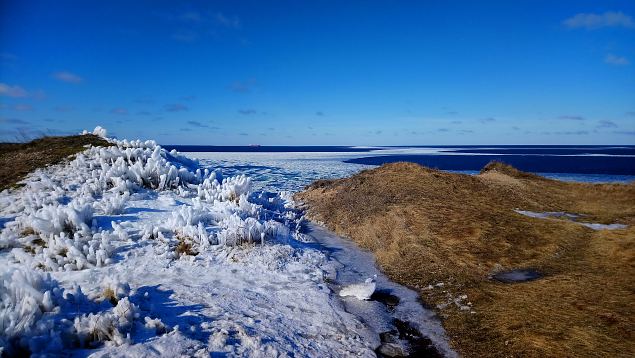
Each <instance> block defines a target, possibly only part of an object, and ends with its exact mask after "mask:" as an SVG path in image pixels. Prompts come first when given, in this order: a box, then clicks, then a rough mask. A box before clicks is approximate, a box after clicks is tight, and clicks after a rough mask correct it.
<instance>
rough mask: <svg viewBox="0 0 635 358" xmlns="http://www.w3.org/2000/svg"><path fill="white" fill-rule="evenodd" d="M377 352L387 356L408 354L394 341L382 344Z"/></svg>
mask: <svg viewBox="0 0 635 358" xmlns="http://www.w3.org/2000/svg"><path fill="white" fill-rule="evenodd" d="M377 352H379V353H380V354H381V355H383V356H386V357H405V356H407V355H408V354H407V353H406V352H405V351H404V350H403V348H401V347H400V346H399V345H397V344H394V343H385V344H382V345H381V346H379V349H378V350H377Z"/></svg>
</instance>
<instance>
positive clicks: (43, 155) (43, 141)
mask: <svg viewBox="0 0 635 358" xmlns="http://www.w3.org/2000/svg"><path fill="white" fill-rule="evenodd" d="M89 144H90V145H94V146H109V145H111V144H110V143H109V142H107V141H106V140H104V139H103V138H101V137H98V136H96V135H92V134H87V135H75V136H66V137H43V138H40V139H36V140H33V141H31V142H28V143H0V191H1V190H4V189H7V188H11V187H13V186H15V185H16V184H17V183H18V182H19V181H20V180H22V179H24V177H25V176H26V175H27V174H29V173H30V172H32V171H34V170H35V169H37V168H42V167H45V166H47V165H51V164H56V163H59V162H60V161H62V160H63V159H65V158H67V157H68V156H70V155H73V154H77V153H79V152H81V151H83V150H84V149H86V148H85V146H86V145H89Z"/></svg>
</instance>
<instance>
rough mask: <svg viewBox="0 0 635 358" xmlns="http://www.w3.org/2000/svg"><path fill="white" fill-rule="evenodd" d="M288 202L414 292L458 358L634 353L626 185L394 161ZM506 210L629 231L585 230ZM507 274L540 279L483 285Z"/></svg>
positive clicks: (634, 251)
mask: <svg viewBox="0 0 635 358" xmlns="http://www.w3.org/2000/svg"><path fill="white" fill-rule="evenodd" d="M296 199H297V200H299V201H301V202H304V203H305V204H306V207H307V214H308V216H309V217H310V218H312V219H314V220H317V221H321V222H323V223H324V224H325V225H326V226H327V227H329V228H330V229H331V230H334V231H335V232H337V233H338V234H341V235H345V236H347V237H349V238H351V239H352V240H354V241H355V242H357V243H358V244H359V245H361V246H362V247H364V248H366V249H369V250H371V251H372V252H373V253H374V254H375V255H376V257H377V261H378V264H379V265H380V266H381V268H382V269H383V270H384V271H385V272H386V273H387V274H388V275H389V276H390V277H391V278H393V279H394V280H396V281H397V282H399V283H402V284H405V285H408V286H410V287H413V288H415V289H417V290H418V292H420V294H421V297H422V299H423V300H424V302H426V303H428V304H430V305H431V306H433V307H436V309H437V312H438V313H439V315H440V316H441V318H442V319H443V323H444V326H445V327H446V329H447V331H448V334H449V335H450V337H451V341H452V344H453V345H454V347H455V348H456V349H457V350H458V351H459V352H460V353H461V354H462V355H464V356H468V357H478V356H488V357H509V356H536V357H538V356H541V357H542V356H552V357H553V356H557V357H565V356H569V357H570V356H587V357H592V356H593V357H595V356H611V357H615V356H623V357H628V356H633V355H635V343H633V342H635V332H634V329H635V328H634V327H635V295H634V293H635V279H634V277H635V184H633V183H631V184H580V183H565V182H560V181H555V180H549V179H546V178H542V177H539V176H535V175H532V174H527V173H523V172H520V171H518V170H516V169H514V168H512V167H509V166H507V165H504V164H501V163H491V164H489V165H488V166H486V167H485V168H484V169H483V170H482V171H481V173H480V174H479V175H476V176H469V175H463V174H452V173H446V172H442V171H438V170H432V169H428V168H424V167H422V166H419V165H416V164H410V163H395V164H388V165H384V166H382V167H379V168H377V169H373V170H367V171H363V172H361V173H360V174H358V175H355V176H353V177H351V178H347V179H339V180H330V181H318V182H315V183H314V184H312V185H310V186H309V187H307V188H306V190H305V191H304V192H302V193H299V194H297V196H296ZM514 209H522V210H531V211H538V212H543V211H564V212H569V213H577V214H583V215H584V216H582V217H580V218H579V219H577V220H578V221H584V222H594V223H605V224H610V223H621V224H626V225H628V228H626V229H620V230H600V231H595V230H592V229H590V228H587V227H585V226H582V225H580V224H578V223H575V222H572V221H571V220H564V219H538V218H531V217H526V216H523V215H520V214H518V213H516V212H515V211H514ZM516 268H532V269H535V270H538V271H539V272H541V273H543V274H544V277H543V278H541V279H538V280H535V281H530V282H524V283H515V284H504V283H500V282H497V281H495V280H492V279H491V278H490V277H491V275H492V274H493V273H495V272H497V271H501V270H505V269H516ZM441 282H442V283H443V285H437V284H438V283H441ZM429 285H433V288H429ZM463 295H467V298H464V299H460V297H461V296H463ZM457 299H458V301H457V302H458V304H457V303H455V300H457ZM468 303H469V304H468ZM461 307H462V309H461Z"/></svg>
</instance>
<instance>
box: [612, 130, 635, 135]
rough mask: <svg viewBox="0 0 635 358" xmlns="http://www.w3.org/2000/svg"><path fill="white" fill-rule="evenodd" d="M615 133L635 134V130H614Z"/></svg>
mask: <svg viewBox="0 0 635 358" xmlns="http://www.w3.org/2000/svg"><path fill="white" fill-rule="evenodd" d="M613 133H615V134H623V135H635V131H614V132H613Z"/></svg>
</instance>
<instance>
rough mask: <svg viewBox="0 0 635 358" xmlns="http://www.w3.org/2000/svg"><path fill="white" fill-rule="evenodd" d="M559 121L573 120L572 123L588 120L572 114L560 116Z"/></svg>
mask: <svg viewBox="0 0 635 358" xmlns="http://www.w3.org/2000/svg"><path fill="white" fill-rule="evenodd" d="M558 119H566V120H571V121H584V120H586V118H584V117H582V116H578V115H570V114H565V115H562V116H558Z"/></svg>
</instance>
